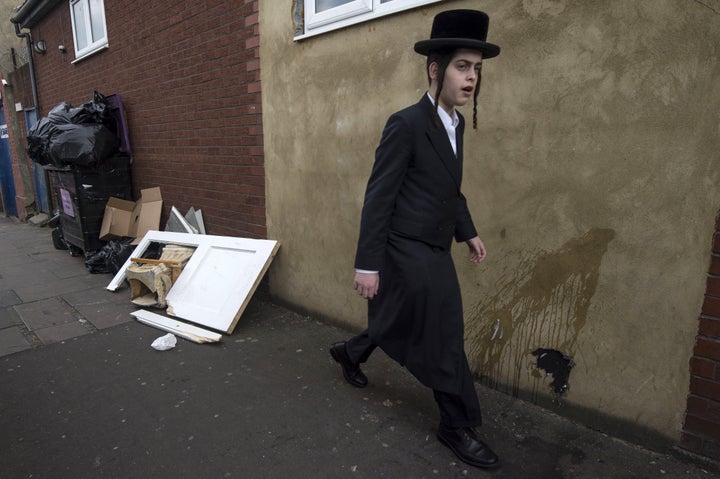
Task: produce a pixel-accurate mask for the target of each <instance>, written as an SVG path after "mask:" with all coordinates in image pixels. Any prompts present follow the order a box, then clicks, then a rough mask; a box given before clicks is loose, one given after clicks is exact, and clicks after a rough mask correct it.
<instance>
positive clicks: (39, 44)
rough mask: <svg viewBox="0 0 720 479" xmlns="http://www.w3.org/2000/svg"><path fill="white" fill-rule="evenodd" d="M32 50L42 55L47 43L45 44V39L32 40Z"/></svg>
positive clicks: (45, 50)
mask: <svg viewBox="0 0 720 479" xmlns="http://www.w3.org/2000/svg"><path fill="white" fill-rule="evenodd" d="M33 50H35V51H36V52H37V53H39V54H41V55H44V54H45V52H47V45H45V40H38V41H36V42H33Z"/></svg>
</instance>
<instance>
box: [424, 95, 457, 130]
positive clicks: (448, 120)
mask: <svg viewBox="0 0 720 479" xmlns="http://www.w3.org/2000/svg"><path fill="white" fill-rule="evenodd" d="M427 96H428V98H429V99H430V102H431V103H432V104H433V105H435V99H434V98H433V97H432V95H431V94H430V92H427ZM437 111H438V116H439V117H440V121H441V122H442V124H443V126H444V127H445V128H446V129H447V128H456V127H457V126H458V123H460V118H458V114H457V111H456V110H455V108H453V111H452V115H448V112H446V111H445V110H444V109H443V108H442V107H440V108H438V109H437Z"/></svg>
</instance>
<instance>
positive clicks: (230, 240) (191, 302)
mask: <svg viewBox="0 0 720 479" xmlns="http://www.w3.org/2000/svg"><path fill="white" fill-rule="evenodd" d="M152 242H157V243H164V244H177V245H182V246H194V247H196V250H195V252H194V253H193V255H192V257H191V258H190V260H189V261H188V263H187V265H185V267H184V269H183V270H182V273H181V274H180V276H179V277H178V278H177V281H176V282H175V284H173V286H172V288H171V289H170V291H169V292H168V294H167V297H166V302H167V305H168V307H167V313H168V314H171V315H173V316H177V317H179V318H183V319H187V320H188V321H192V322H194V323H197V324H200V325H202V326H207V327H209V328H212V329H215V330H217V331H224V332H226V333H228V334H230V333H232V331H233V329H235V325H236V324H237V322H238V320H239V319H240V316H241V315H242V313H243V311H244V310H245V307H246V306H247V304H248V302H249V301H250V298H251V297H252V295H253V293H254V292H255V289H256V288H257V286H258V284H259V283H260V280H261V279H262V277H263V275H264V274H265V272H266V271H267V269H268V267H269V266H270V263H271V262H272V260H273V257H274V256H275V253H276V252H277V250H278V248H279V247H280V245H279V243H278V242H277V241H274V240H258V239H249V238H235V237H231V236H213V235H199V234H197V235H196V234H188V233H173V232H167V231H149V232H148V233H147V234H146V235H145V236H144V237H143V239H142V241H140V243H139V244H138V246H137V248H136V249H135V251H133V253H132V254H131V258H139V257H141V256H142V254H143V253H144V252H145V250H146V249H147V248H148V246H150V243H152ZM129 265H130V260H128V261H127V262H126V263H125V265H123V267H122V268H121V269H120V271H118V273H117V274H116V275H115V277H114V278H113V280H112V281H111V282H110V284H109V285H108V287H107V289H109V290H110V291H115V290H116V289H117V288H118V287H119V286H120V285H121V283H122V282H123V281H124V280H125V276H126V270H127V267H128V266H129Z"/></svg>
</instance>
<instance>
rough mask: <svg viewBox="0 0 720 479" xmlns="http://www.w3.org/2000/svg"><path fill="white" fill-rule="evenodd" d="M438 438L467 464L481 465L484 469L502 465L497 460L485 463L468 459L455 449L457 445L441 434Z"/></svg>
mask: <svg viewBox="0 0 720 479" xmlns="http://www.w3.org/2000/svg"><path fill="white" fill-rule="evenodd" d="M437 438H438V440H439V441H440V442H441V443H443V444H444V445H446V446H447V447H448V448H449V449H450V450H451V451H452V452H453V453H454V454H455V456H457V458H458V459H460V460H461V461H462V462H464V463H465V464H470V465H471V466H475V467H481V468H483V469H495V468H497V467H499V466H500V461H497V462H496V463H494V464H485V463H481V462H475V461H471V460H469V459H466V458H464V457H462V455H460V453H459V452H458V451H457V449H455V447H454V446H453V445H452V444H451V443H450V441H448V440H446V439H445V438H444V437H442V436H441V435H440V434H438V435H437Z"/></svg>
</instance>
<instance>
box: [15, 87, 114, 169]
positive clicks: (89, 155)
mask: <svg viewBox="0 0 720 479" xmlns="http://www.w3.org/2000/svg"><path fill="white" fill-rule="evenodd" d="M116 131H117V125H116V124H115V119H114V118H113V116H112V115H111V114H110V107H109V105H108V103H107V100H106V98H105V96H104V95H102V94H101V93H98V92H95V93H94V95H93V99H92V101H89V102H87V103H85V104H84V105H82V106H79V107H73V106H72V105H71V104H69V103H66V102H63V103H61V104H59V105H58V106H56V107H55V108H53V109H52V110H51V111H50V113H48V116H47V117H45V118H42V119H41V120H40V121H38V122H37V123H36V124H35V126H34V127H33V128H31V129H30V131H29V132H28V137H27V141H28V146H27V151H28V155H29V156H30V158H31V159H32V160H33V161H35V162H36V163H39V164H41V165H53V166H57V167H64V166H68V165H73V166H81V167H88V166H94V165H95V164H96V163H97V162H99V161H102V160H103V159H105V158H107V157H109V156H111V155H113V154H114V153H115V152H116V151H117V150H118V147H119V144H120V140H119V138H118V136H117V134H116V133H115V132H116Z"/></svg>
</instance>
